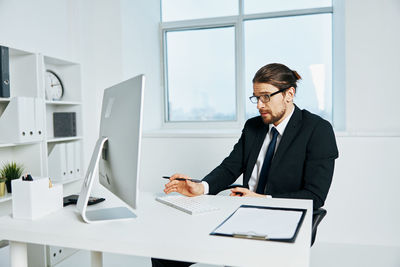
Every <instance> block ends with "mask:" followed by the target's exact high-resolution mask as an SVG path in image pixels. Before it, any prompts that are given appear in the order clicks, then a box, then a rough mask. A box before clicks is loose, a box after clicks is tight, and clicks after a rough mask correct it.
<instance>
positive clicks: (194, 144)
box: [0, 0, 400, 247]
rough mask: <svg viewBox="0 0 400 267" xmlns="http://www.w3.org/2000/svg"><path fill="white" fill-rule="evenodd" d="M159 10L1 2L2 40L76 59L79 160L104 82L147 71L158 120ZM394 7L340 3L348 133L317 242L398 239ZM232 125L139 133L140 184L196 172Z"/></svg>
mask: <svg viewBox="0 0 400 267" xmlns="http://www.w3.org/2000/svg"><path fill="white" fill-rule="evenodd" d="M159 12H160V10H159V1H158V0H148V1H139V0H135V1H129V0H120V1H107V0H85V1H84V0H81V1H78V0H68V1H67V0H62V1H61V0H60V1H51V0H46V1H45V0H41V1H28V0H25V1H22V0H20V1H6V0H0V43H1V44H3V45H9V46H13V47H17V48H21V49H26V50H30V51H40V52H43V53H45V54H49V55H52V56H56V57H63V58H67V59H70V60H78V61H80V62H81V63H82V74H83V88H84V92H83V93H84V104H85V108H84V123H85V126H84V133H85V139H86V142H85V162H86V164H87V162H88V160H89V157H90V155H91V150H92V148H93V145H94V143H95V139H96V138H97V133H98V126H99V121H98V118H99V117H100V105H101V97H102V90H103V89H104V88H106V87H107V86H110V85H112V84H115V83H117V82H119V81H121V80H122V79H126V78H129V77H131V76H133V75H136V74H139V73H145V74H146V75H147V77H148V80H147V87H146V92H145V114H144V121H145V122H144V124H145V127H144V128H145V130H146V131H147V132H148V131H149V130H154V129H155V128H157V127H158V126H160V125H161V122H162V118H161V117H160V114H161V113H160V111H161V109H162V107H163V100H162V95H163V91H162V87H161V74H160V73H161V72H160V62H161V60H160V48H159V28H158V18H159ZM399 15H400V1H398V0H382V1H378V0H367V1H363V0H352V1H346V2H345V53H346V59H345V63H346V66H345V67H346V82H345V84H346V116H347V130H348V133H345V134H340V135H339V136H338V137H337V141H338V145H339V151H340V158H339V159H338V160H337V167H336V170H335V175H334V180H333V184H332V188H331V191H330V193H329V195H328V199H327V203H326V208H327V209H328V216H327V217H326V219H325V220H324V221H323V222H322V224H321V226H320V229H319V234H318V240H319V242H331V243H354V244H374V245H382V246H397V247H400V244H399V241H398V240H399V239H398V237H399V236H400V232H399V231H400V230H399V229H398V225H400V213H399V211H400V209H399V204H398V203H400V202H399V201H398V200H397V199H396V193H397V188H400V179H399V178H400V175H399V172H398V171H397V169H396V167H397V165H398V164H397V161H398V160H397V158H398V157H397V151H399V149H400V120H399V119H398V118H397V115H398V114H399V111H398V108H397V105H396V104H397V96H398V90H397V83H398V79H397V78H396V76H398V73H400V53H399V50H398V47H400V35H399V34H398V33H397V31H398V29H399V28H400V27H399V26H400V16H399ZM239 133H240V129H237V133H235V134H233V135H231V136H228V137H226V136H219V135H215V136H208V137H207V138H205V137H199V136H196V137H193V136H191V135H176V137H164V136H163V135H162V134H159V135H151V134H145V138H144V140H143V158H142V169H141V173H142V176H141V178H142V180H141V185H140V187H141V189H142V190H146V191H147V190H149V191H160V190H162V188H163V181H162V180H161V178H160V176H161V175H167V174H170V173H172V172H176V171H181V172H185V173H188V174H190V175H192V176H194V177H198V178H201V177H202V176H203V175H205V174H206V173H207V172H208V171H210V170H211V169H212V168H213V167H215V166H216V165H217V164H219V163H220V162H221V160H222V159H223V158H224V157H225V156H226V155H227V154H228V153H229V151H230V149H231V148H232V146H233V144H234V143H235V142H236V139H237V136H238V135H239ZM360 134H361V135H362V136H359V135H360Z"/></svg>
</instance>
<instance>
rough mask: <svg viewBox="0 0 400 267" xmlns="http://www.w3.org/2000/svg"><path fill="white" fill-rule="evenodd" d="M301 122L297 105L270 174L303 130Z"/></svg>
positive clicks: (273, 160)
mask: <svg viewBox="0 0 400 267" xmlns="http://www.w3.org/2000/svg"><path fill="white" fill-rule="evenodd" d="M301 120H302V114H301V110H300V109H299V108H298V107H297V106H296V105H295V106H294V112H293V115H292V117H291V118H290V120H289V122H288V124H287V126H286V129H285V132H284V133H283V136H282V138H281V141H280V142H279V145H278V148H277V150H276V152H275V155H274V158H273V159H272V162H271V168H270V171H269V173H270V174H271V173H272V172H273V171H274V169H275V168H276V166H278V163H279V161H280V160H281V159H282V157H283V155H284V154H285V151H286V150H287V149H288V148H289V146H290V143H291V142H292V140H293V139H294V138H295V137H296V135H297V133H298V131H299V130H300V128H301V127H300V126H301V123H300V122H301Z"/></svg>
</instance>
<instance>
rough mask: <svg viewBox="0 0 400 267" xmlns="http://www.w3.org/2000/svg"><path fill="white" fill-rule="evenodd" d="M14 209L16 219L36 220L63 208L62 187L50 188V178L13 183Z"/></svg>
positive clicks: (18, 180)
mask: <svg viewBox="0 0 400 267" xmlns="http://www.w3.org/2000/svg"><path fill="white" fill-rule="evenodd" d="M12 189H13V193H12V209H13V217H14V218H16V219H28V220H35V219H37V218H40V217H42V216H44V215H47V214H49V213H51V212H53V211H56V210H58V209H61V208H62V207H63V191H62V185H53V187H49V179H48V178H36V179H34V180H33V181H23V180H22V179H17V180H13V181H12Z"/></svg>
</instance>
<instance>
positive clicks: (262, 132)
mask: <svg viewBox="0 0 400 267" xmlns="http://www.w3.org/2000/svg"><path fill="white" fill-rule="evenodd" d="M260 120H261V118H260ZM268 128H269V127H268V125H267V124H264V123H263V122H262V127H260V129H259V130H258V131H257V135H256V138H255V140H254V143H253V146H252V147H251V151H250V155H249V160H248V161H247V168H246V173H245V175H244V177H243V185H244V186H248V183H249V179H250V176H251V173H252V172H253V169H254V167H255V165H256V161H257V157H258V154H259V153H260V150H261V146H262V144H263V143H264V139H265V136H266V135H267V133H268Z"/></svg>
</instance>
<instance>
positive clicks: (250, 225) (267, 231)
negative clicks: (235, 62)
mask: <svg viewBox="0 0 400 267" xmlns="http://www.w3.org/2000/svg"><path fill="white" fill-rule="evenodd" d="M306 212H307V210H306V209H296V208H280V207H267V206H253V205H241V206H240V207H239V208H238V209H236V210H235V211H234V212H233V213H232V214H231V215H230V216H229V217H228V218H226V219H225V220H224V221H223V222H222V223H221V224H220V225H218V226H217V227H216V228H215V229H214V231H212V232H211V233H210V235H215V236H227V237H235V238H245V239H254V240H264V241H279V242H288V243H294V242H295V241H296V237H297V234H298V233H299V230H300V228H301V225H302V224H303V221H304V217H305V215H306Z"/></svg>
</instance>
